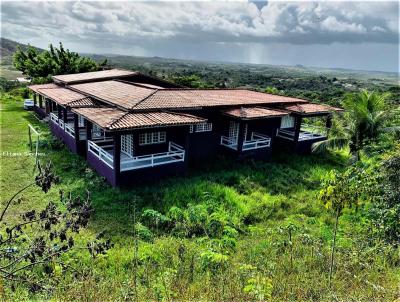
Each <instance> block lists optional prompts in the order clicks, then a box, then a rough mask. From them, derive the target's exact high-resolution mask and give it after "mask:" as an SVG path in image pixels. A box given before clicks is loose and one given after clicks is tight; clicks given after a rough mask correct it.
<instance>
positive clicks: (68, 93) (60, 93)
mask: <svg viewBox="0 0 400 302" xmlns="http://www.w3.org/2000/svg"><path fill="white" fill-rule="evenodd" d="M37 90H38V93H40V94H42V95H44V96H45V97H47V98H49V99H52V100H53V101H54V102H56V103H57V104H59V105H62V106H68V107H93V106H95V104H94V102H93V101H92V100H91V99H90V98H88V97H87V96H85V95H84V94H81V93H78V92H75V91H73V90H71V89H68V88H64V87H60V86H56V87H49V88H39V89H37Z"/></svg>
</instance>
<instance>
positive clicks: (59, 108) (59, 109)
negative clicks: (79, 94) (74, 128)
mask: <svg viewBox="0 0 400 302" xmlns="http://www.w3.org/2000/svg"><path fill="white" fill-rule="evenodd" d="M57 117H58V119H60V118H61V106H60V105H58V104H57Z"/></svg>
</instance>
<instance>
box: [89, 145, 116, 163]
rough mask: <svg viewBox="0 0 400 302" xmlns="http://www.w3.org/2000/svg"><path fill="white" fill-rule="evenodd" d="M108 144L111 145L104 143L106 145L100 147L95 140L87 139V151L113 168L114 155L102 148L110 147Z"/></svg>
mask: <svg viewBox="0 0 400 302" xmlns="http://www.w3.org/2000/svg"><path fill="white" fill-rule="evenodd" d="M98 142H112V140H103V141H98ZM110 146H113V145H106V146H102V147H100V146H99V145H97V144H96V143H95V142H93V141H91V140H88V151H89V152H90V153H92V154H93V155H94V156H96V157H97V158H98V159H100V160H101V161H102V162H103V163H105V164H106V165H107V166H109V167H110V168H111V169H114V166H113V163H114V156H112V155H111V154H110V153H108V152H107V151H106V150H105V149H104V147H110Z"/></svg>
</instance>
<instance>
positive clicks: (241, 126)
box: [237, 122, 244, 153]
mask: <svg viewBox="0 0 400 302" xmlns="http://www.w3.org/2000/svg"><path fill="white" fill-rule="evenodd" d="M243 141H244V123H243V122H239V135H238V142H237V152H238V153H242V150H243Z"/></svg>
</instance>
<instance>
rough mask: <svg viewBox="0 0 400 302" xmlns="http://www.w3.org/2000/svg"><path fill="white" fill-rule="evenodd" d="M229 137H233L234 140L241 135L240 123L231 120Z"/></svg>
mask: <svg viewBox="0 0 400 302" xmlns="http://www.w3.org/2000/svg"><path fill="white" fill-rule="evenodd" d="M228 136H229V138H232V139H234V140H237V139H238V136H239V123H237V122H234V121H231V122H230V124H229V133H228Z"/></svg>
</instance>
